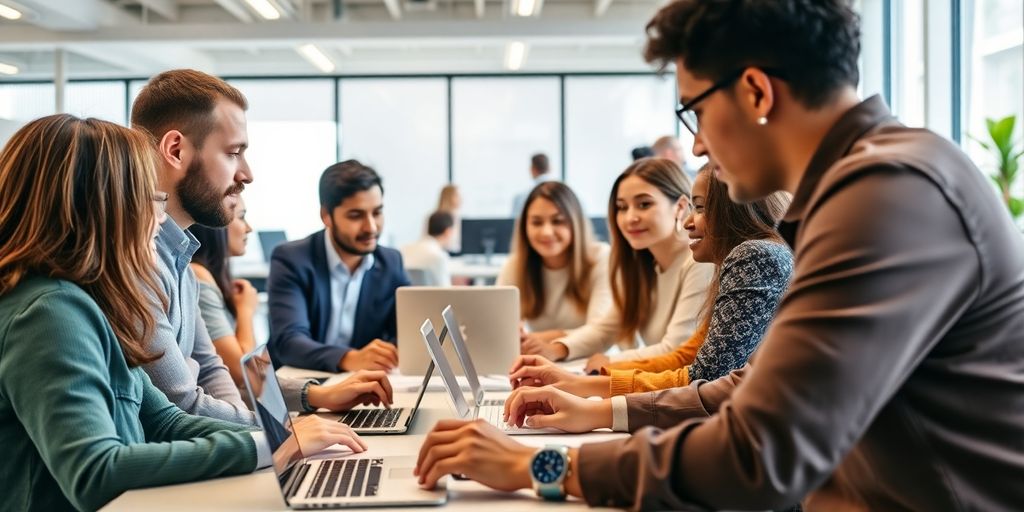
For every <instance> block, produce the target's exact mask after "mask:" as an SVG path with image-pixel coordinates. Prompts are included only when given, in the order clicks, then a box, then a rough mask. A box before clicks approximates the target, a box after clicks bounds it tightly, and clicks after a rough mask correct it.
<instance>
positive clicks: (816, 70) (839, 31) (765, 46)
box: [644, 0, 860, 108]
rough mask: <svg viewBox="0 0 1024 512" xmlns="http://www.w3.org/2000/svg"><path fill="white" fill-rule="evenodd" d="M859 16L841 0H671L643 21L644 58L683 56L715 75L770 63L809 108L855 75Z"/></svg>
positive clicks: (695, 68)
mask: <svg viewBox="0 0 1024 512" xmlns="http://www.w3.org/2000/svg"><path fill="white" fill-rule="evenodd" d="M859 55H860V17H859V16H858V15H857V13H855V12H854V11H853V9H852V8H851V6H850V2H849V1H848V0H675V1H673V2H672V3H670V4H668V5H666V6H665V7H663V8H662V9H661V10H660V11H658V13H657V14H655V15H654V18H652V19H651V21H650V22H649V23H648V24H647V46H646V48H645V49H644V58H645V59H646V60H647V61H648V62H657V63H658V64H659V65H660V66H661V67H662V68H664V67H665V66H667V65H668V64H670V63H672V62H674V61H675V60H676V59H682V61H683V64H684V65H685V66H686V69H687V70H688V71H690V72H691V73H693V74H694V75H695V76H698V77H700V78H705V79H710V80H721V79H723V78H725V77H726V76H727V75H729V74H730V73H735V72H737V71H738V70H741V69H744V68H746V67H751V66H752V67H759V68H773V69H776V70H778V71H779V72H780V74H783V75H784V76H781V77H780V78H783V79H785V80H786V84H787V85H789V88H790V89H791V90H792V91H793V96H794V97H795V98H796V99H797V100H799V101H800V102H802V103H803V104H804V105H806V106H807V107H809V108H816V107H821V106H823V105H825V104H826V103H828V102H829V101H830V100H831V99H832V98H833V97H834V95H835V93H836V92H838V90H839V89H840V88H841V87H843V86H849V85H852V86H856V85H857V82H858V81H859V80H860V72H859V70H858V69H857V58H858V56H859Z"/></svg>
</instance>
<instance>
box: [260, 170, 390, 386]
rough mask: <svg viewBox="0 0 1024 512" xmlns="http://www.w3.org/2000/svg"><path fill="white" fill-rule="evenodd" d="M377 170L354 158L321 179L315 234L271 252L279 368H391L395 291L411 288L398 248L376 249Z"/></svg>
mask: <svg viewBox="0 0 1024 512" xmlns="http://www.w3.org/2000/svg"><path fill="white" fill-rule="evenodd" d="M383 197H384V189H383V187H382V185H381V179H380V176H378V175H377V173H376V172H375V171H374V170H373V169H371V168H369V167H367V166H365V165H363V164H361V163H359V162H357V161H355V160H346V161H344V162H340V163H336V164H334V165H332V166H330V167H328V168H327V169H326V170H324V172H323V174H322V175H321V176H320V218H321V220H322V221H323V223H324V227H325V228H326V229H324V231H318V232H316V233H313V234H312V235H310V236H308V237H306V238H305V239H303V240H298V241H295V242H291V243H288V244H284V245H281V246H279V247H278V248H277V249H275V250H274V254H273V256H272V257H271V261H270V278H269V280H268V283H267V292H268V294H269V295H270V342H269V346H270V353H271V356H272V357H273V358H274V361H275V362H276V363H277V364H287V365H291V366H297V367H300V368H310V369H314V370H322V371H328V372H337V371H355V370H364V369H365V370H390V369H391V368H394V367H395V366H398V352H397V351H396V350H395V345H394V339H395V290H396V289H397V288H398V287H399V286H406V285H408V284H409V278H408V277H406V274H405V270H404V269H403V268H402V256H401V255H400V254H399V252H398V251H396V250H394V249H389V248H386V247H381V246H379V245H378V244H377V238H378V237H379V236H380V232H381V229H382V227H383V225H384V216H383V210H384V204H383Z"/></svg>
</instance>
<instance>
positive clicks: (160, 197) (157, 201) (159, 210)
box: [153, 191, 170, 218]
mask: <svg viewBox="0 0 1024 512" xmlns="http://www.w3.org/2000/svg"><path fill="white" fill-rule="evenodd" d="M168 198H170V194H168V193H167V192H160V191H157V192H156V193H155V194H153V206H154V207H155V210H156V215H157V217H159V218H163V216H164V214H166V213H167V200H168Z"/></svg>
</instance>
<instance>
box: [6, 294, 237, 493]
mask: <svg viewBox="0 0 1024 512" xmlns="http://www.w3.org/2000/svg"><path fill="white" fill-rule="evenodd" d="M255 467H256V446H255V443H254V442H253V439H252V436H251V435H250V434H248V433H247V431H246V429H245V428H244V427H240V426H237V425H234V424H232V423H227V422H223V421H218V420H213V419H209V418H201V417H197V416H190V415H188V414H185V413H184V412H182V411H181V410H180V409H178V408H177V407H175V406H174V405H172V404H171V403H170V402H169V401H167V398H166V397H165V396H164V395H163V393H161V392H160V390H158V389H157V388H155V387H154V386H153V384H152V383H150V381H149V377H147V376H146V374H145V372H143V371H142V370H141V369H139V368H129V367H128V365H127V364H126V363H125V360H124V355H123V353H122V352H121V347H120V345H119V344H118V342H117V339H116V337H115V336H114V332H113V330H111V328H110V324H109V323H108V322H107V320H106V318H105V317H104V316H103V313H102V311H100V309H99V307H98V306H97V305H96V303H95V302H94V301H93V300H92V298H91V297H90V296H89V295H88V294H86V293H85V292H84V291H83V290H82V289H81V288H79V287H78V286H76V285H75V284H73V283H70V282H68V281H61V280H56V279H50V278H43V277H38V276H35V277H28V278H26V279H25V280H23V281H22V282H21V283H20V284H19V285H18V286H17V287H15V289H13V290H11V291H10V292H8V293H6V294H4V295H2V296H0V482H3V487H4V489H3V490H2V491H0V510H5V511H6V510H48V511H49V510H64V509H70V508H72V507H74V508H77V509H80V510H94V509H97V508H99V507H101V506H103V505H105V504H106V503H107V502H109V501H110V500H112V499H114V498H116V497H117V496H118V495H119V494H121V493H122V492H124V491H127V490H130V489H137V488H140V487H151V486H158V485H168V484H175V483H181V482H189V481H193V480H199V479H203V478H211V477H216V476H223V475H232V474H239V473H247V472H250V471H252V470H253V469H255Z"/></svg>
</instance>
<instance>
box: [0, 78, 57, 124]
mask: <svg viewBox="0 0 1024 512" xmlns="http://www.w3.org/2000/svg"><path fill="white" fill-rule="evenodd" d="M54 95H55V92H54V88H53V84H52V83H50V84H0V119H8V120H14V121H23V122H24V121H31V120H33V119H36V118H39V117H43V116H48V115H50V114H53V113H54V104H55V99H54V98H55V96H54Z"/></svg>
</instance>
